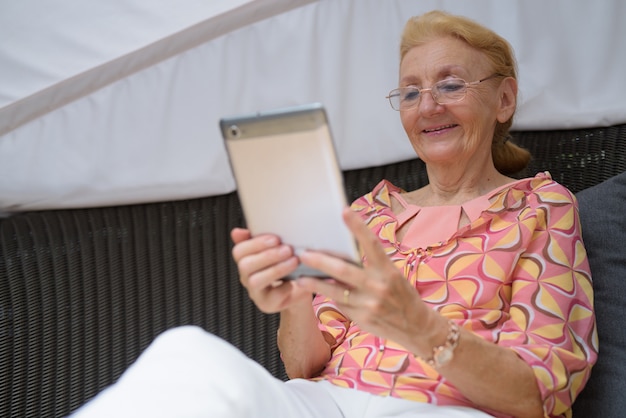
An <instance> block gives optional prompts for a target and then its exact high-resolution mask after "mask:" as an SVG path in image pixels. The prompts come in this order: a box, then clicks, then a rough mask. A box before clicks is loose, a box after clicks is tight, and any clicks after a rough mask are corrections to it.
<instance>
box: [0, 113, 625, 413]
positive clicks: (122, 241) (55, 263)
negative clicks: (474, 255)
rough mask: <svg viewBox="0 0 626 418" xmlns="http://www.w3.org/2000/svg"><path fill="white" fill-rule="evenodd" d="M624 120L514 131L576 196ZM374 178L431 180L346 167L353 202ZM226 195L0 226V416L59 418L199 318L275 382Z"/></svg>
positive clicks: (269, 336) (612, 155)
mask: <svg viewBox="0 0 626 418" xmlns="http://www.w3.org/2000/svg"><path fill="white" fill-rule="evenodd" d="M625 126H626V125H618V126H614V127H610V128H596V129H589V130H576V131H551V132H520V133H516V134H515V135H514V138H515V139H514V140H515V141H516V142H517V143H518V144H520V145H522V146H524V147H526V148H528V149H529V150H531V151H532V152H533V154H534V155H535V158H534V160H533V161H532V163H531V166H530V167H529V169H528V171H527V173H520V176H521V175H526V174H530V175H534V173H536V172H538V171H544V170H549V171H550V172H551V173H552V175H553V177H554V178H555V179H556V180H557V181H559V182H561V183H562V184H564V185H566V186H568V187H569V188H570V189H571V190H572V191H574V192H577V191H579V190H581V189H583V188H586V187H588V186H591V185H593V184H596V183H598V182H600V181H602V180H604V179H606V178H609V177H611V176H613V175H615V174H618V173H620V172H622V171H624V170H626V155H625V154H626V153H625V148H626V142H625V141H626V127H625ZM382 178H387V179H389V180H390V181H392V182H393V183H395V184H397V185H398V186H400V187H403V188H405V189H407V190H411V189H415V188H418V187H420V186H422V185H424V184H426V183H427V177H426V172H425V166H424V164H423V163H422V162H421V161H420V160H417V159H414V160H410V161H404V162H400V163H396V164H390V165H386V166H383V167H373V168H366V169H360V170H352V171H348V172H346V173H345V179H346V188H347V193H348V196H349V198H350V199H354V198H356V197H358V196H360V195H362V194H364V193H366V192H368V191H369V190H370V189H371V188H372V187H373V186H374V185H375V184H376V183H378V182H379V181H380V180H381V179H382ZM242 225H244V220H243V217H242V214H241V209H240V207H239V202H238V199H237V197H236V194H235V193H231V194H228V195H224V196H214V197H207V198H203V199H194V200H187V201H178V202H164V203H153V204H145V205H134V206H121V207H110V208H91V209H76V210H62V211H43V212H32V213H25V214H18V215H14V216H12V217H10V218H7V219H4V220H2V221H0V416H1V417H20V418H22V417H62V416H66V415H67V414H68V413H69V412H71V411H72V410H74V409H76V408H77V407H79V406H80V405H82V404H83V403H84V402H85V401H87V400H88V399H90V398H91V397H93V396H94V395H95V394H96V393H97V392H99V391H100V390H102V389H103V388H104V387H106V386H107V385H109V384H111V383H113V382H114V381H115V380H116V379H117V378H118V377H119V375H120V374H121V373H122V371H123V370H124V369H125V368H126V367H128V365H130V364H131V363H132V362H133V361H134V360H135V359H136V358H137V356H138V355H139V354H140V352H141V351H142V350H143V349H144V348H145V347H146V346H147V345H148V344H149V343H150V342H151V341H152V339H153V338H154V337H155V336H156V335H157V334H159V333H160V332H162V331H164V330H166V329H168V328H171V327H174V326H178V325H184V324H196V325H199V326H201V327H203V328H205V329H207V330H208V331H211V332H213V333H216V334H217V335H220V336H221V337H223V338H225V339H227V340H229V341H230V342H232V343H233V344H234V345H236V346H237V347H239V348H240V349H241V350H242V351H243V352H244V353H246V354H247V355H248V356H250V357H252V358H254V359H256V360H257V361H259V362H260V363H261V364H262V365H263V366H265V367H266V368H267V369H268V370H269V371H270V372H271V373H272V374H274V375H275V376H277V377H279V378H283V379H284V378H285V374H284V370H283V368H282V364H281V362H280V358H279V354H278V351H277V349H276V347H275V335H276V327H277V316H276V315H264V314H261V313H260V312H259V311H258V310H257V309H256V308H255V307H254V306H253V304H252V303H251V302H250V301H249V300H248V298H247V296H246V294H245V291H244V290H243V289H242V287H241V286H240V284H239V282H238V278H237V272H236V268H235V266H234V264H233V262H232V260H231V256H230V250H231V243H230V239H229V231H230V229H231V228H232V227H234V226H242Z"/></svg>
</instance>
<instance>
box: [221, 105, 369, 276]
mask: <svg viewBox="0 0 626 418" xmlns="http://www.w3.org/2000/svg"><path fill="white" fill-rule="evenodd" d="M220 128H221V131H222V136H223V137H224V141H225V144H226V149H227V152H228V156H229V159H230V164H231V168H232V171H233V175H234V178H235V181H236V183H237V193H238V195H239V200H240V202H241V206H242V209H243V213H244V217H245V219H246V224H247V227H248V229H249V230H250V232H251V234H252V235H253V236H254V235H258V234H263V233H273V234H276V235H278V236H279V237H280V238H281V239H282V241H283V242H284V243H285V244H288V245H291V246H292V247H293V248H294V250H295V253H296V254H299V253H301V252H302V251H303V250H306V249H310V250H316V251H323V252H327V253H330V254H333V255H336V256H339V257H342V258H344V259H346V260H349V261H351V262H354V263H360V257H359V253H358V250H357V246H356V243H355V240H354V238H353V236H352V234H351V233H350V232H349V231H348V229H347V227H346V225H345V224H344V222H343V219H342V216H341V213H342V211H343V209H344V208H345V207H346V206H347V204H348V203H347V199H346V194H345V190H344V185H343V176H342V172H341V170H340V168H339V165H338V163H337V158H336V154H335V148H334V144H333V140H332V136H331V133H330V129H329V124H328V120H327V118H326V112H325V111H324V108H323V107H322V106H321V105H320V104H317V103H315V104H308V105H304V106H298V107H291V108H285V109H278V110H273V111H268V112H263V113H256V114H253V115H245V116H235V117H229V118H223V119H221V120H220ZM301 275H307V276H325V275H324V274H323V273H321V272H319V271H316V270H313V269H310V268H308V267H306V266H304V265H300V267H299V268H298V270H297V271H296V272H295V273H294V274H293V276H292V277H291V278H293V277H297V276H301Z"/></svg>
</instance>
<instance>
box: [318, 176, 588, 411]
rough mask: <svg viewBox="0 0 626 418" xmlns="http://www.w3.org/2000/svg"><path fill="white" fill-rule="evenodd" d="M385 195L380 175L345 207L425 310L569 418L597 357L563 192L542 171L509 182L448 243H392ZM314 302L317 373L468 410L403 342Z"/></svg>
mask: <svg viewBox="0 0 626 418" xmlns="http://www.w3.org/2000/svg"><path fill="white" fill-rule="evenodd" d="M392 191H393V192H401V190H400V189H398V188H397V187H395V186H393V185H392V184H391V183H389V182H387V181H382V182H381V183H379V184H378V185H377V186H376V188H374V190H373V191H372V192H371V193H369V194H367V195H365V196H363V197H361V198H359V199H357V200H356V201H355V202H354V203H353V204H352V209H353V210H355V211H356V212H358V213H359V214H360V215H361V216H362V218H363V219H364V220H365V222H366V223H367V224H368V226H369V228H370V229H371V230H372V231H373V232H374V233H375V234H376V235H377V236H378V237H379V239H380V241H381V243H382V245H383V247H384V249H385V251H386V252H387V254H388V256H389V257H390V259H391V260H392V261H393V263H394V264H395V265H396V266H397V268H398V269H400V270H402V271H403V272H404V276H405V277H406V278H407V280H409V282H410V283H411V284H412V285H413V286H415V288H416V289H417V290H418V292H419V293H420V295H421V297H422V299H423V300H424V301H425V302H426V303H427V304H429V305H430V306H431V307H432V309H435V310H438V311H439V312H441V314H442V315H444V316H446V317H447V318H449V319H451V320H453V321H455V322H456V323H457V324H458V325H459V326H461V327H463V328H465V329H467V330H470V331H472V332H474V333H476V334H478V335H480V336H481V337H483V338H484V339H486V340H488V341H492V342H493V343H494V344H498V345H500V346H503V347H508V348H509V349H511V350H514V351H515V352H516V353H517V355H518V356H519V357H521V358H522V359H523V360H524V361H526V363H528V364H529V365H530V366H531V367H532V369H533V371H534V373H535V377H536V379H537V384H538V387H539V388H540V391H541V394H542V397H543V400H544V409H545V412H546V416H551V417H559V416H563V417H567V416H571V410H570V408H571V405H572V403H573V401H574V399H575V398H576V396H577V395H578V393H579V392H580V391H581V390H582V388H583V386H584V384H585V383H586V381H587V379H588V378H589V374H590V372H591V367H592V365H593V364H594V363H595V361H596V358H597V352H598V338H597V332H596V327H595V317H594V313H593V291H592V287H591V275H590V272H589V265H588V262H587V255H586V252H585V248H584V246H583V241H582V238H581V229H580V222H579V217H578V208H577V203H576V201H575V197H574V196H573V195H572V193H571V192H570V191H569V190H567V189H566V188H565V187H563V186H561V185H560V184H558V183H556V182H554V181H553V180H552V179H551V178H550V175H549V174H548V173H540V174H538V175H537V176H535V177H534V178H529V179H524V180H520V181H516V182H515V183H512V184H511V185H510V186H509V187H505V188H502V189H501V190H500V191H499V192H498V193H497V194H496V195H495V197H494V199H492V204H491V205H490V206H489V207H488V208H487V209H486V210H484V211H483V212H482V213H481V214H480V216H479V217H478V218H477V219H476V220H474V221H473V222H471V223H470V224H469V225H467V226H466V227H463V228H461V229H460V230H458V231H456V232H455V233H454V234H453V235H452V236H451V237H450V238H449V239H447V240H444V241H442V242H437V243H432V244H431V245H429V246H427V247H425V248H411V247H410V246H408V245H404V244H403V243H402V242H399V241H398V240H396V237H395V232H396V228H397V225H398V220H397V218H396V215H395V214H394V213H393V212H392V210H391V200H390V195H391V192H392ZM363 261H364V263H365V264H366V263H367V260H363ZM313 305H314V308H315V311H316V314H317V317H318V320H319V327H320V329H321V330H322V332H324V333H327V334H328V335H330V336H332V337H333V338H334V341H335V344H334V346H333V353H332V358H331V360H330V362H329V363H328V365H327V367H326V368H325V369H324V371H323V372H322V373H321V375H320V377H318V379H325V380H328V381H330V382H331V383H333V384H335V385H339V386H343V387H351V388H358V389H359V390H363V391H367V392H370V393H374V394H378V395H381V396H394V397H398V398H404V399H411V400H415V401H419V402H429V403H433V404H440V405H465V406H472V407H476V406H474V405H472V404H471V402H469V401H468V400H467V399H466V398H464V397H463V395H461V393H460V392H459V391H458V390H457V389H456V388H455V387H454V386H453V385H451V384H450V383H449V382H447V381H446V379H444V378H443V377H442V376H440V375H439V373H438V372H437V371H436V370H435V369H434V368H432V367H429V366H428V365H427V364H425V363H424V362H422V361H421V360H420V359H419V358H416V357H415V356H414V355H412V354H411V353H410V352H408V351H407V350H405V349H404V348H403V347H401V346H399V345H398V344H395V343H394V342H393V341H388V340H383V339H381V338H378V337H377V336H375V335H372V334H369V333H367V332H365V331H362V330H361V329H360V328H359V326H358V324H356V323H353V322H352V321H350V319H349V318H347V317H346V316H345V315H344V314H342V313H341V311H340V310H339V309H338V308H337V306H336V305H335V303H334V302H333V301H332V300H330V299H328V298H325V297H323V296H322V295H318V296H316V298H315V299H314V301H313ZM486 412H488V413H491V414H493V415H495V416H503V415H501V414H497V413H495V412H493V411H486Z"/></svg>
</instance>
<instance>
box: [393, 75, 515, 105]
mask: <svg viewBox="0 0 626 418" xmlns="http://www.w3.org/2000/svg"><path fill="white" fill-rule="evenodd" d="M494 77H504V75H503V74H500V73H493V74H491V75H490V76H488V77H485V78H482V79H480V80H478V81H470V82H468V81H465V80H464V79H462V78H460V77H454V78H449V79H444V80H441V81H437V82H436V83H435V84H433V85H432V86H430V87H426V88H423V89H420V88H419V87H414V86H406V87H398V88H395V89H393V90H391V91H390V92H389V94H388V95H387V96H385V98H386V99H387V100H389V104H390V105H391V108H392V109H393V110H395V111H398V112H400V111H401V110H411V109H414V108H416V107H417V106H418V105H419V104H420V101H421V100H422V95H423V92H430V95H431V96H432V98H433V100H434V101H435V103H437V104H438V105H441V106H445V105H448V104H452V103H458V102H460V101H461V100H463V99H465V97H466V96H467V89H468V88H470V87H472V86H476V85H478V84H480V83H482V82H483V81H487V80H490V79H492V78H494ZM450 80H461V81H462V82H463V84H464V85H465V92H464V94H463V97H461V98H459V99H458V100H455V101H452V102H446V103H439V100H438V97H437V96H435V95H434V94H433V88H435V86H437V85H438V84H441V83H444V82H449V81H450ZM403 89H413V90H415V91H417V92H418V93H419V96H418V100H417V101H416V102H415V105H414V106H411V107H408V108H405V109H396V108H395V107H394V106H393V103H392V102H391V99H392V97H393V95H394V93H397V95H398V96H399V95H400V91H401V90H403Z"/></svg>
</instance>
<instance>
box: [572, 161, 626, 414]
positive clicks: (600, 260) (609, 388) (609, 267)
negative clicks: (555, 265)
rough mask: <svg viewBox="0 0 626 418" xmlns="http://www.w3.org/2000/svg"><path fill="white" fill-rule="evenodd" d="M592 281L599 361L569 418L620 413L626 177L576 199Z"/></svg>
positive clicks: (624, 364)
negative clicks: (598, 339) (572, 415)
mask: <svg viewBox="0 0 626 418" xmlns="http://www.w3.org/2000/svg"><path fill="white" fill-rule="evenodd" d="M577 198H578V202H579V205H580V218H581V223H582V233H583V240H584V242H585V247H586V248H587V254H588V256H589V264H590V267H591V275H592V278H593V287H594V295H595V296H594V298H595V309H596V319H597V323H598V336H599V338H600V355H599V357H598V362H597V363H596V365H595V366H594V368H593V370H592V372H591V379H590V380H589V382H588V384H587V386H586V387H585V389H584V390H583V392H582V393H581V395H580V397H579V398H578V400H576V402H575V403H574V407H573V412H574V417H623V416H624V413H626V412H625V411H626V326H625V324H624V319H625V318H626V172H624V173H622V174H620V175H617V176H615V177H612V178H610V179H609V180H606V181H604V182H602V183H600V184H598V185H596V186H593V187H591V188H589V189H586V190H583V191H581V192H579V193H578V194H577Z"/></svg>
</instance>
